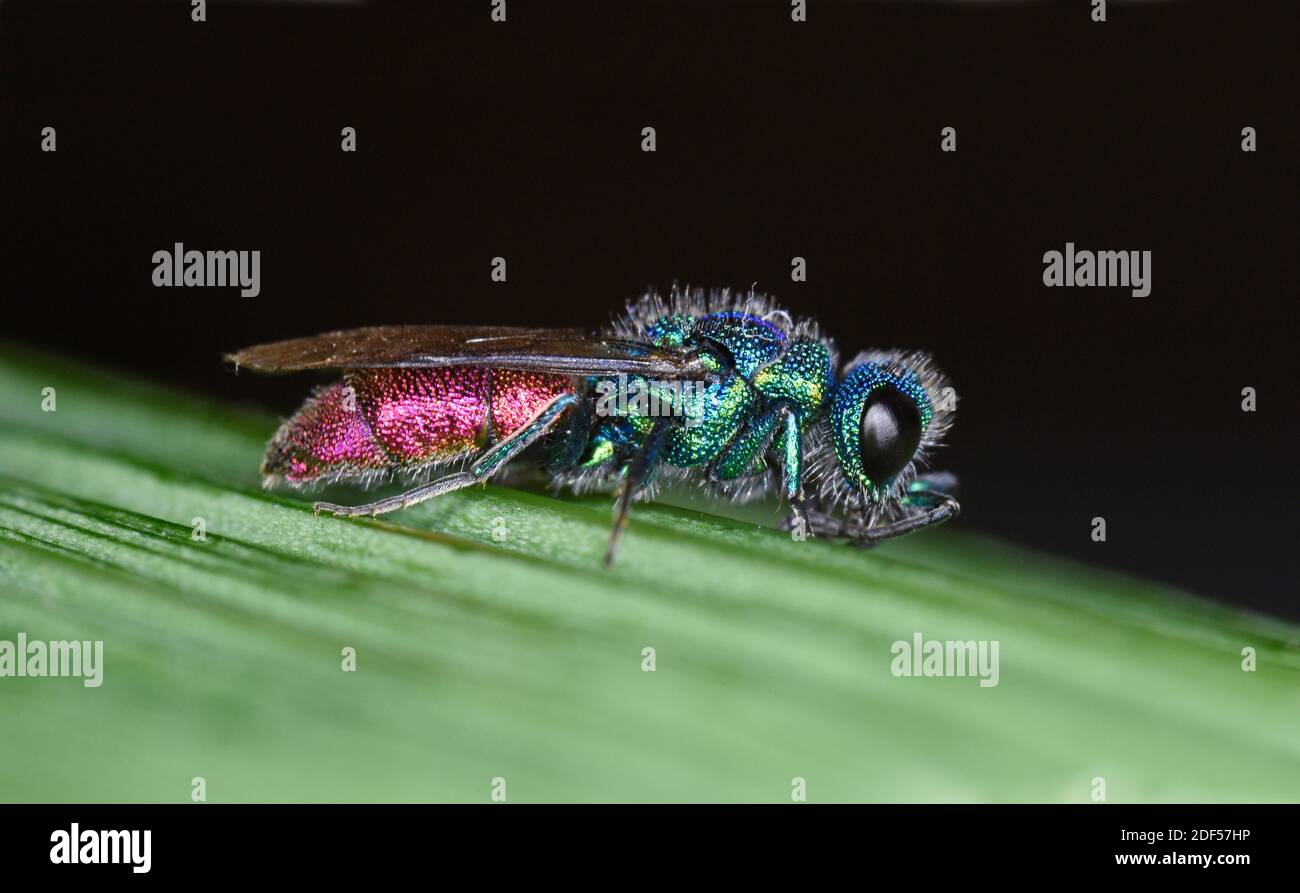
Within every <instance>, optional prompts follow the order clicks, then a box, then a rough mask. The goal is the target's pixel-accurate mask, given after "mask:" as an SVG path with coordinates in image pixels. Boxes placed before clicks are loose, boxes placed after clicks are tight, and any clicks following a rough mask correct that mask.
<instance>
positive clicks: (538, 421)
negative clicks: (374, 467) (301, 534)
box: [312, 394, 580, 517]
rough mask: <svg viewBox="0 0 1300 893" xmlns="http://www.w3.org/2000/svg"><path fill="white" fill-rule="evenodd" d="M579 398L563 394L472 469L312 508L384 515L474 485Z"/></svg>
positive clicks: (547, 427) (346, 514)
mask: <svg viewBox="0 0 1300 893" xmlns="http://www.w3.org/2000/svg"><path fill="white" fill-rule="evenodd" d="M579 400H580V398H579V397H578V396H577V395H575V394H561V395H560V396H558V397H556V398H555V399H554V400H552V401H551V402H550V403H548V404H546V406H545V407H544V408H543V409H542V410H541V411H540V412H539V413H538V414H537V415H536V416H535V417H534V418H533V420H532V421H531V422H529V423H528V424H526V425H524V426H523V427H522V428H520V429H519V430H518V431H516V432H515V433H514V434H511V435H510V436H509V437H507V438H506V439H505V440H503V441H501V442H500V443H498V444H496V445H495V446H493V447H492V448H491V449H489V450H487V451H486V452H485V453H483V454H482V455H481V456H479V457H478V459H476V460H474V464H472V465H471V466H470V467H469V470H468V471H458V472H456V473H455V474H449V475H447V476H446V477H441V478H438V479H437V480H436V481H432V482H430V483H428V484H425V485H424V486H421V487H416V488H415V489H414V490H408V491H406V492H405V493H398V494H397V495H396V496H389V497H388V498H387V499H380V500H378V501H377V502H368V503H366V504H365V505H334V504H333V503H330V502H318V503H316V504H315V505H314V506H312V508H314V509H315V511H316V514H318V515H319V514H320V513H321V512H333V513H334V514H335V515H338V516H341V517H348V516H353V515H382V514H384V513H385V512H395V511H397V510H398V509H404V508H409V507H410V506H413V505H415V504H416V503H420V502H424V501H425V500H427V499H433V498H434V497H435V496H441V495H442V494H444V493H450V492H451V491H453V490H460V489H462V488H464V487H468V486H470V485H471V484H477V483H479V482H481V481H485V480H487V479H488V478H490V477H491V476H492V475H493V474H495V473H496V472H498V471H500V470H501V468H502V467H503V466H504V465H506V464H507V463H508V462H509V461H510V460H511V459H513V458H515V456H517V455H519V454H520V453H521V452H523V451H524V450H525V449H527V448H528V447H529V446H531V445H532V444H534V443H535V442H536V441H537V439H538V438H540V437H541V436H542V435H543V434H545V433H546V432H547V431H548V430H549V429H550V428H551V426H552V425H554V424H555V423H556V421H558V420H559V419H560V418H561V417H562V416H563V415H564V413H565V411H566V410H568V409H569V407H571V406H573V405H574V404H575V403H577V402H578V401H579Z"/></svg>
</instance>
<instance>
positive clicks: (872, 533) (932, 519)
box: [848, 478, 961, 549]
mask: <svg viewBox="0 0 1300 893" xmlns="http://www.w3.org/2000/svg"><path fill="white" fill-rule="evenodd" d="M955 480H956V479H955V478H954V481H955ZM903 504H904V505H908V506H914V507H924V511H921V512H918V513H916V514H912V515H908V516H907V517H905V518H900V519H899V520H897V521H893V522H891V523H889V524H881V525H878V526H876V527H858V528H856V529H851V530H849V531H848V536H849V542H851V543H852V544H853V545H855V546H857V547H858V548H860V549H870V548H871V547H872V546H874V545H875V544H876V543H878V542H881V541H882V540H887V539H893V538H894V537H896V536H906V535H907V534H909V533H915V532H916V531H918V530H921V529H923V528H926V527H933V526H934V525H936V524H942V523H943V522H944V521H948V520H950V519H952V518H955V517H957V515H959V514H960V513H961V504H960V503H958V502H957V500H955V499H953V498H952V497H951V496H949V495H948V494H947V493H940V492H937V491H934V490H921V489H915V488H913V489H910V490H909V491H908V494H907V496H906V497H904V499H903Z"/></svg>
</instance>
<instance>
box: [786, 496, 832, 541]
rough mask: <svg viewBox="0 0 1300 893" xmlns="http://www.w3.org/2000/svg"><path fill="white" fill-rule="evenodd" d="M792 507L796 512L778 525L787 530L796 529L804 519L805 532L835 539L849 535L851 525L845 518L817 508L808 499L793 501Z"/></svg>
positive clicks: (813, 535) (814, 535)
mask: <svg viewBox="0 0 1300 893" xmlns="http://www.w3.org/2000/svg"><path fill="white" fill-rule="evenodd" d="M790 507H791V508H792V509H793V510H794V512H793V514H791V515H790V517H788V518H785V519H783V520H782V521H781V523H780V524H779V525H778V527H779V528H780V529H781V530H784V531H787V532H788V531H791V530H794V529H795V527H796V526H797V525H798V524H799V522H800V521H801V520H802V521H803V525H804V533H806V534H807V535H809V536H812V537H819V536H820V537H824V538H826V539H834V538H835V537H837V536H845V535H847V532H848V530H849V528H850V525H849V524H848V523H846V522H845V521H844V520H843V519H841V518H838V517H836V516H835V515H832V514H829V513H827V512H823V511H822V510H821V509H819V508H815V507H814V506H812V505H811V504H809V503H808V502H807V501H806V500H801V501H800V502H798V503H793V502H792V503H791V506H790Z"/></svg>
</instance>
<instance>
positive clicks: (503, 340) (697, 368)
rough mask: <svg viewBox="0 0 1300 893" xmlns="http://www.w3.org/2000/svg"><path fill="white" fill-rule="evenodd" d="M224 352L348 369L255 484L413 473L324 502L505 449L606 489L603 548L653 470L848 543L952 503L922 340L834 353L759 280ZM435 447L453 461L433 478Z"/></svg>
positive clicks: (457, 476)
mask: <svg viewBox="0 0 1300 893" xmlns="http://www.w3.org/2000/svg"><path fill="white" fill-rule="evenodd" d="M226 359H227V360H228V361H230V362H232V363H234V364H235V367H236V368H239V367H243V368H247V369H252V370H254V371H257V372H266V373H277V372H297V371H301V370H307V369H340V370H342V372H343V378H342V379H341V380H340V381H337V382H335V383H334V384H332V385H328V386H326V387H323V388H320V389H318V390H317V391H316V392H315V393H314V394H313V395H312V396H311V397H310V398H309V399H308V400H307V402H306V403H305V404H304V405H303V406H302V408H300V409H299V410H298V412H297V413H295V414H294V415H293V416H292V417H291V418H290V419H289V420H288V421H286V422H285V423H284V424H283V425H282V426H281V427H280V429H279V430H278V431H277V432H276V433H275V435H274V436H273V437H272V438H271V442H270V444H269V445H268V447H267V452H266V458H265V460H264V461H263V463H262V474H263V475H264V476H265V483H266V484H267V485H268V486H269V485H271V484H273V483H275V482H277V481H281V480H283V481H286V482H288V483H289V484H291V485H295V486H302V485H308V484H317V483H323V482H333V481H351V482H359V483H362V484H372V483H376V482H379V481H386V480H390V479H399V480H406V481H410V482H412V483H415V482H419V481H421V480H422V481H423V482H421V483H419V485H418V486H415V487H414V488H413V489H410V490H407V491H406V492H404V493H400V494H398V495H396V496H390V497H387V498H385V499H380V500H378V501H376V502H370V503H366V504H365V505H357V506H343V505H333V504H331V503H325V502H318V503H316V504H315V509H316V511H317V512H318V513H319V512H321V511H329V512H333V513H334V514H335V515H378V514H382V513H384V512H391V511H396V510H398V509H403V508H407V507H408V506H412V505H415V504H416V503H419V502H423V501H425V500H426V499H432V498H433V497H435V496H440V495H441V494H443V493H449V492H451V491H453V490H458V489H461V488H462V487H468V486H470V485H471V484H476V483H482V482H486V481H487V480H488V479H489V478H491V477H493V476H494V475H497V474H498V473H499V472H501V471H502V470H503V469H505V468H506V467H507V466H509V465H511V463H512V462H514V460H516V459H528V460H530V461H531V462H533V463H535V464H538V465H540V466H541V467H542V468H543V469H544V470H545V471H546V473H547V474H549V475H550V477H551V479H552V481H553V483H554V484H555V485H556V486H557V487H568V488H571V489H573V490H574V491H575V492H588V491H593V490H598V489H605V490H611V489H612V490H614V491H615V492H616V494H617V496H616V501H615V511H614V527H613V530H612V532H611V534H610V539H609V547H608V549H607V551H606V554H605V563H606V564H609V563H610V562H611V561H612V560H613V557H614V555H615V552H616V550H617V548H618V544H619V540H620V537H621V536H622V532H623V530H624V528H625V526H626V524H627V517H628V511H629V509H630V507H631V504H632V502H633V500H636V499H647V498H652V497H653V495H654V493H655V489H656V486H657V485H658V484H659V483H661V482H663V481H665V480H672V479H684V480H686V481H689V482H691V483H693V484H695V485H697V486H700V487H702V488H704V489H706V490H707V491H709V492H711V493H714V494H717V495H720V496H724V497H728V498H731V499H734V500H736V501H742V502H743V501H748V500H750V499H754V498H757V497H759V496H762V495H765V494H767V493H769V492H771V491H772V490H773V489H776V490H777V491H778V492H779V493H780V494H781V496H782V497H783V498H784V499H785V500H786V501H788V503H789V505H790V508H791V512H792V515H791V517H790V518H789V519H787V521H786V522H785V524H784V525H783V526H784V528H785V529H787V530H789V529H792V528H799V529H802V530H803V531H804V532H805V533H807V534H810V535H813V536H824V537H847V539H848V540H849V541H850V542H852V543H854V544H856V545H859V546H871V545H874V544H875V543H877V542H879V541H881V540H884V539H888V538H890V537H896V536H901V535H903V534H906V533H911V532H912V531H915V530H919V529H921V528H923V527H928V526H931V525H934V524H939V523H942V522H943V521H946V520H948V519H949V518H952V517H955V516H956V515H957V513H958V512H959V511H960V506H959V505H958V503H957V500H956V498H955V495H956V490H957V480H956V478H955V477H954V476H953V475H951V474H948V473H945V472H929V473H925V472H922V471H921V469H922V468H924V467H925V466H926V463H927V459H928V457H929V455H930V453H931V452H932V451H933V450H934V448H935V447H937V446H938V445H939V444H940V443H941V442H942V440H943V438H944V435H945V434H946V432H947V431H948V429H949V427H950V426H951V425H952V421H953V415H954V412H955V405H954V401H953V399H952V390H951V388H949V387H948V383H947V380H946V378H945V377H944V376H943V373H941V372H940V371H939V370H938V368H936V367H935V365H934V363H933V361H932V360H931V358H930V357H929V355H928V354H925V353H921V352H905V351H866V352H863V353H860V354H858V355H857V356H856V357H854V359H853V360H852V361H850V362H849V363H847V364H846V365H845V366H844V367H843V368H842V369H840V368H839V363H838V356H837V353H836V350H835V346H834V343H833V342H832V341H831V340H830V339H829V338H827V337H825V336H823V335H822V333H821V332H820V330H819V328H818V327H817V325H816V324H815V323H814V322H813V321H811V320H806V319H804V320H795V319H793V318H792V317H791V316H790V315H789V314H788V313H786V312H785V311H784V310H781V309H780V308H778V307H777V306H776V305H775V303H774V302H773V301H772V300H771V299H770V298H769V297H767V296H765V295H761V294H756V293H754V292H753V291H751V292H749V293H748V294H735V293H732V292H731V291H729V290H721V291H714V292H710V293H706V292H705V291H703V290H702V289H694V290H691V289H678V288H673V290H672V291H671V292H670V293H669V295H668V296H667V297H663V296H661V295H659V294H657V293H654V292H650V293H648V294H646V295H645V296H643V297H642V298H641V299H639V300H637V301H634V302H633V303H631V304H629V305H628V308H627V310H626V312H625V313H624V314H623V315H622V316H621V317H619V318H618V319H616V320H615V321H614V323H613V324H612V325H611V326H609V327H608V328H607V329H606V330H605V331H603V332H601V333H598V334H595V335H591V334H588V333H585V332H583V331H581V330H578V329H531V328H517V327H508V326H496V327H491V326H377V327H371V328H363V329H354V330H350V331H343V332H329V333H326V334H323V335H317V336H315V337H309V338H298V339H293V340H289V341H278V342H275V343H272V344H263V345H259V346H257V347H250V348H248V349H246V350H242V351H239V352H238V353H234V354H230V355H228V356H227V357H226ZM615 392H617V394H618V399H608V398H609V397H610V396H611V395H612V394H614V393H615ZM628 392H635V393H634V394H632V395H631V396H630V397H629V394H628ZM525 453H526V454H527V455H526V456H525V455H524V454H525ZM448 466H451V467H456V466H459V469H458V470H455V471H451V472H450V473H447V474H444V475H443V476H441V477H437V478H433V479H432V480H430V479H429V478H431V477H432V473H434V472H437V471H449V470H450V469H449V468H448Z"/></svg>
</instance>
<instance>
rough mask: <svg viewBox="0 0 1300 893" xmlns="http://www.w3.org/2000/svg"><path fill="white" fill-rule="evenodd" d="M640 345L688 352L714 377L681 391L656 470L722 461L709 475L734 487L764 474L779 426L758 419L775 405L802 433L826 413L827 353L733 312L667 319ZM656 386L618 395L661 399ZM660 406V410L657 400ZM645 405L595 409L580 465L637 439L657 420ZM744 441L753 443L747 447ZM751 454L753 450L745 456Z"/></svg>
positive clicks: (635, 384)
mask: <svg viewBox="0 0 1300 893" xmlns="http://www.w3.org/2000/svg"><path fill="white" fill-rule="evenodd" d="M644 337H645V338H647V339H648V340H650V341H652V342H653V343H654V344H656V345H657V346H660V347H673V348H679V349H687V350H695V351H697V352H698V354H699V356H700V358H701V360H703V362H704V364H705V366H706V367H708V368H710V369H711V370H712V371H713V372H716V373H717V375H716V377H713V378H711V379H710V380H709V381H707V382H693V383H683V385H684V386H683V387H682V389H681V396H680V401H679V404H678V405H679V408H680V409H679V414H681V415H683V416H685V419H686V421H685V423H684V424H681V425H677V426H675V427H674V428H673V430H672V431H670V432H669V433H668V436H667V440H666V443H665V446H664V452H663V461H664V462H666V463H667V464H669V465H673V466H677V467H681V468H688V467H698V466H703V465H707V464H710V463H713V462H715V460H720V458H721V457H723V455H724V452H725V454H726V457H725V460H723V461H720V462H719V466H718V468H717V469H716V471H717V472H718V474H719V476H720V477H722V478H724V479H732V478H734V477H737V476H739V475H741V474H747V473H751V472H753V471H754V470H756V469H757V470H761V468H762V453H763V451H764V450H765V448H766V446H767V444H768V443H769V442H770V441H771V438H772V437H773V436H774V433H775V430H776V427H777V425H776V423H777V421H778V419H777V417H776V416H771V417H764V418H763V419H762V422H761V423H759V424H757V427H754V428H753V430H748V431H747V430H746V428H747V426H752V425H754V424H755V423H756V422H757V420H758V418H759V416H760V415H761V414H762V413H764V412H765V411H767V410H770V409H771V408H772V407H773V406H775V405H777V404H781V405H788V406H789V408H790V410H791V411H792V412H793V413H794V416H795V419H796V420H797V422H798V424H799V427H800V428H803V427H804V425H806V424H807V423H808V422H810V421H811V420H813V419H814V418H816V417H817V416H818V415H819V414H820V413H821V411H822V410H823V409H824V408H825V406H826V404H827V402H828V400H829V399H830V393H831V390H832V386H833V373H832V358H831V354H830V351H829V350H828V349H827V348H826V346H825V345H823V344H822V343H821V342H819V341H813V340H806V339H799V340H795V339H793V338H792V336H791V334H790V332H789V331H787V329H786V328H782V327H781V326H779V325H777V324H776V323H775V322H773V321H771V320H769V319H764V318H762V317H759V316H755V315H752V314H747V313H743V312H740V311H719V312H716V313H708V314H701V315H698V316H694V315H691V314H685V313H672V314H666V315H664V316H662V317H660V318H658V319H656V320H654V321H653V322H651V323H650V324H648V325H647V326H646V328H645V330H644ZM614 384H615V383H614V382H613V380H612V379H598V380H594V381H593V387H596V388H597V389H603V390H608V389H609V388H610V387H612V386H613V385H614ZM664 384H665V383H663V382H653V381H648V380H646V379H643V378H638V377H635V376H628V377H626V378H624V379H623V380H622V383H621V386H622V387H625V388H627V389H628V390H629V391H633V392H635V393H637V394H647V395H652V394H655V393H657V392H662V391H663V389H664ZM658 403H659V405H660V407H662V406H664V405H666V403H667V401H665V400H660V401H658ZM653 405H654V404H653V403H652V402H651V401H648V400H642V399H637V400H627V401H623V402H618V403H610V402H608V401H607V403H606V408H605V409H604V410H601V409H598V410H597V414H598V416H601V417H602V418H601V419H600V420H598V422H597V424H596V428H595V430H594V431H593V434H592V439H591V448H590V449H589V450H588V453H587V455H586V456H585V457H584V460H583V462H582V464H583V466H584V467H593V465H595V464H598V463H599V462H602V461H605V460H607V459H609V458H611V457H613V456H614V455H615V454H616V452H617V449H616V447H619V446H622V445H624V444H626V442H627V441H628V440H629V439H631V440H639V439H640V438H643V437H644V436H645V435H646V434H647V433H648V432H649V431H650V429H651V427H652V426H653V424H654V417H655V416H656V415H661V414H663V413H662V412H656V411H655V410H654V409H653ZM745 438H748V439H749V440H753V441H754V442H753V444H749V443H748V442H747V441H746V440H745ZM751 446H752V447H753V449H750V447H751Z"/></svg>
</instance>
